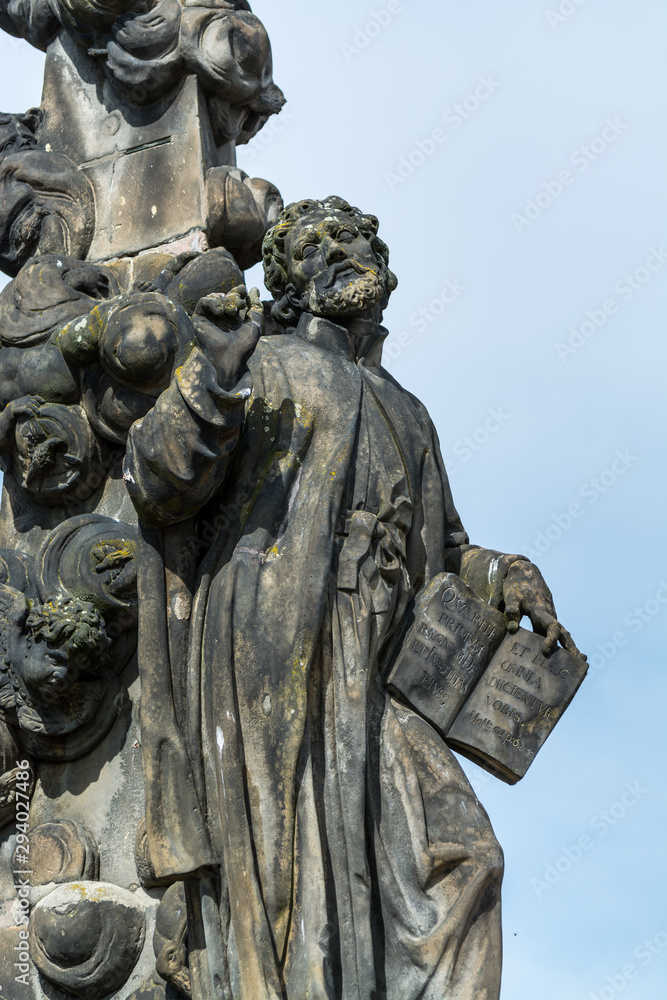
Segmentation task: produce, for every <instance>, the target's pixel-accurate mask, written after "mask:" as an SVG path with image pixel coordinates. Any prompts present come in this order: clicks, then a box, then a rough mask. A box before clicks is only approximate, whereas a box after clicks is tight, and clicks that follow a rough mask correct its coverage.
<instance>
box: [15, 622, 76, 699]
mask: <svg viewBox="0 0 667 1000" xmlns="http://www.w3.org/2000/svg"><path fill="white" fill-rule="evenodd" d="M79 658H80V657H79V655H78V654H77V651H76V650H75V649H73V648H72V646H71V643H70V642H69V640H67V639H66V640H64V641H63V642H60V643H53V642H48V641H47V640H45V639H43V638H41V637H40V636H38V637H37V638H36V639H33V638H32V637H30V636H27V637H26V638H25V654H24V657H23V660H22V662H21V663H20V664H16V666H17V668H18V672H19V673H20V675H21V678H22V680H23V683H24V684H25V686H26V688H28V690H29V691H30V693H31V694H32V695H34V697H35V698H36V699H37V700H39V701H41V702H46V703H47V704H48V703H51V702H54V701H58V700H59V699H60V698H62V696H63V695H64V694H65V693H66V692H67V691H68V690H69V689H70V688H71V686H72V684H74V682H75V681H76V680H77V678H78V677H79V674H80V672H81V665H80V663H79V662H78V661H79Z"/></svg>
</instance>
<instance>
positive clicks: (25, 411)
mask: <svg viewBox="0 0 667 1000" xmlns="http://www.w3.org/2000/svg"><path fill="white" fill-rule="evenodd" d="M43 404H44V400H43V399H42V397H41V396H19V398H18V399H14V400H12V402H11V403H8V404H7V406H5V408H4V410H3V411H2V413H0V453H2V454H6V452H8V451H9V449H10V447H11V441H10V437H11V435H12V433H13V431H14V427H15V426H16V421H17V420H18V419H19V417H36V416H37V414H38V413H39V408H40V406H42V405H43Z"/></svg>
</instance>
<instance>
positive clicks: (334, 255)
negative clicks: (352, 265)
mask: <svg viewBox="0 0 667 1000" xmlns="http://www.w3.org/2000/svg"><path fill="white" fill-rule="evenodd" d="M325 252H326V259H327V264H335V263H336V261H338V260H345V259H346V258H347V254H346V252H345V250H344V249H343V247H342V246H341V245H340V243H338V242H337V241H336V240H332V239H328V240H327V242H326V250H325Z"/></svg>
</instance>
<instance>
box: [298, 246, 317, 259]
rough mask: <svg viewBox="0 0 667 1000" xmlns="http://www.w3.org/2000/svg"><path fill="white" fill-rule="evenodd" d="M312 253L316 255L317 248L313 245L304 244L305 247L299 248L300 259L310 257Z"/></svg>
mask: <svg viewBox="0 0 667 1000" xmlns="http://www.w3.org/2000/svg"><path fill="white" fill-rule="evenodd" d="M314 253H317V247H316V246H315V244H314V243H306V245H305V246H303V247H301V256H302V257H312V256H313V254H314Z"/></svg>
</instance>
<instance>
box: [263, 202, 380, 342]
mask: <svg viewBox="0 0 667 1000" xmlns="http://www.w3.org/2000/svg"><path fill="white" fill-rule="evenodd" d="M377 230H378V220H377V219H376V217H375V216H374V215H364V213H363V212H360V211H359V209H358V208H353V207H352V206H351V205H348V203H347V202H346V201H344V200H343V199H342V198H337V197H335V196H332V197H329V198H326V199H325V200H324V201H315V200H314V199H308V200H306V201H299V202H294V203H292V204H291V205H288V206H287V208H286V209H285V210H284V211H283V212H282V214H281V215H280V218H279V219H278V222H277V223H276V225H275V226H274V227H273V228H272V229H270V230H269V232H268V233H267V234H266V236H265V237H264V243H263V247H262V255H263V258H264V279H265V282H266V287H267V288H268V290H269V291H270V292H271V294H272V295H273V297H274V299H275V300H276V301H275V304H274V307H273V315H274V318H275V319H276V320H277V321H278V322H281V323H282V324H283V325H287V326H290V325H294V324H295V322H296V321H297V320H298V317H299V316H300V314H301V313H302V312H309V313H313V314H314V315H316V316H326V317H329V318H330V319H337V320H339V321H344V320H346V319H353V318H355V317H358V316H363V315H365V314H367V313H369V312H370V311H371V310H373V309H377V311H378V314H379V313H381V311H382V310H383V309H384V308H385V306H386V304H387V301H388V299H389V296H390V294H391V292H392V291H393V290H394V289H395V288H396V285H397V280H396V276H395V275H394V274H393V273H392V272H391V271H390V270H389V264H388V262H389V250H388V248H387V246H386V244H385V243H383V242H382V240H381V239H380V238H379V237H378V235H377Z"/></svg>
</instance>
